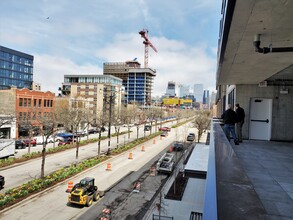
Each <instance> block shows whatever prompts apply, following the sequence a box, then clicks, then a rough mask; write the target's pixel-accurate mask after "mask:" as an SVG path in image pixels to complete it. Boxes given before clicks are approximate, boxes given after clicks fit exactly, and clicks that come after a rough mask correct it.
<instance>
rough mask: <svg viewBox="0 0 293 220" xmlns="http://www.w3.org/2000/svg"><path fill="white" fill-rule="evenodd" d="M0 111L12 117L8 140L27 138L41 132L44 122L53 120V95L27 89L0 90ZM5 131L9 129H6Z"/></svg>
mask: <svg viewBox="0 0 293 220" xmlns="http://www.w3.org/2000/svg"><path fill="white" fill-rule="evenodd" d="M0 103H2V104H3V105H1V106H0V111H1V112H3V114H5V115H7V116H10V117H13V118H14V119H13V122H12V125H13V124H15V127H13V126H11V127H10V131H7V132H9V133H10V138H16V139H17V138H19V137H28V136H29V135H30V134H29V132H32V134H31V135H34V136H36V135H38V134H40V133H41V132H42V129H43V125H44V122H45V120H46V121H49V120H54V110H55V94H54V93H51V92H42V91H33V90H29V89H27V88H24V89H17V88H15V87H13V88H11V89H8V90H0ZM6 129H9V128H7V127H6Z"/></svg>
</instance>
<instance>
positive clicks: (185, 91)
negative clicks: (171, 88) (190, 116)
mask: <svg viewBox="0 0 293 220" xmlns="http://www.w3.org/2000/svg"><path fill="white" fill-rule="evenodd" d="M188 95H190V92H189V86H188V85H179V97H180V98H182V97H186V96H188Z"/></svg>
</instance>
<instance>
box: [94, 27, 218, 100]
mask: <svg viewBox="0 0 293 220" xmlns="http://www.w3.org/2000/svg"><path fill="white" fill-rule="evenodd" d="M114 39H115V40H114V42H113V43H109V44H107V45H105V47H104V48H101V49H99V50H98V51H97V52H96V56H97V57H98V59H102V60H105V62H124V61H127V60H132V59H133V58H135V57H137V58H138V61H139V62H140V63H141V64H142V67H143V63H144V45H143V43H142V39H140V38H138V37H137V34H135V33H129V34H118V35H117V36H116V37H115V38H114ZM151 41H152V42H153V44H154V45H155V47H156V48H157V49H158V53H155V52H154V51H153V50H152V49H151V48H149V67H150V68H153V69H156V71H157V76H156V77H155V79H154V90H153V94H154V95H163V94H164V93H165V91H166V88H167V84H168V81H175V82H176V83H177V84H179V83H180V84H186V85H193V84H197V83H202V84H204V88H206V89H209V90H214V89H215V69H216V66H215V65H216V55H214V56H211V55H210V53H209V52H208V51H209V50H212V51H213V50H214V48H209V47H207V46H205V45H203V46H201V45H198V46H193V47H192V46H190V45H187V44H185V43H184V42H181V41H178V40H172V39H167V38H165V37H154V38H152V39H151Z"/></svg>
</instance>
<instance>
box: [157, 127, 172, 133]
mask: <svg viewBox="0 0 293 220" xmlns="http://www.w3.org/2000/svg"><path fill="white" fill-rule="evenodd" d="M159 131H168V132H169V131H171V128H169V127H161V128H159Z"/></svg>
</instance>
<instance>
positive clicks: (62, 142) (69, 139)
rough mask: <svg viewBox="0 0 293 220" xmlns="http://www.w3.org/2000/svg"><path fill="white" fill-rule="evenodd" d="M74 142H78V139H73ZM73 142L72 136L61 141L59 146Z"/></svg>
mask: <svg viewBox="0 0 293 220" xmlns="http://www.w3.org/2000/svg"><path fill="white" fill-rule="evenodd" d="M73 142H76V140H73ZM71 143H72V139H71V138H66V139H64V140H63V141H59V143H58V146H61V145H66V144H71Z"/></svg>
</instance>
